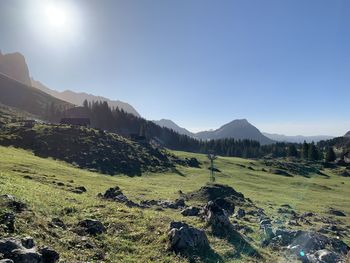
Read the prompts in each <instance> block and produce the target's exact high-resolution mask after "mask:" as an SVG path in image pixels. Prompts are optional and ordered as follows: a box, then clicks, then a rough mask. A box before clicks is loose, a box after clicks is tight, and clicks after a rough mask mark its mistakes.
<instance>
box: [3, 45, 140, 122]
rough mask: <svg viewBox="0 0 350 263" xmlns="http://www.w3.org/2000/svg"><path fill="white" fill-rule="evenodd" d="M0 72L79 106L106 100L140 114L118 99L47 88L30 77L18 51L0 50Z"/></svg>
mask: <svg viewBox="0 0 350 263" xmlns="http://www.w3.org/2000/svg"><path fill="white" fill-rule="evenodd" d="M0 73H2V74H3V75H5V76H7V77H9V78H11V79H13V80H16V81H18V82H20V83H23V84H25V85H27V86H31V87H34V88H36V89H38V90H40V91H43V92H45V93H47V94H49V95H51V96H53V97H55V98H57V99H60V100H63V101H66V102H69V103H72V104H74V105H78V106H81V105H82V104H83V101H84V100H88V101H107V102H108V104H109V105H110V107H115V108H116V107H118V108H120V109H123V110H124V111H126V112H128V113H131V114H133V115H135V116H137V117H140V114H139V113H138V112H137V111H136V110H135V108H134V107H133V106H131V105H130V104H128V103H126V102H123V101H120V100H111V99H108V98H105V97H102V96H96V95H92V94H88V93H85V92H81V93H77V92H74V91H71V90H65V91H63V92H59V91H56V90H52V89H50V88H48V87H47V86H45V85H44V84H42V83H41V82H40V81H37V80H34V79H33V78H31V77H30V70H29V67H28V65H27V62H26V59H25V57H24V55H23V54H21V53H19V52H15V53H8V54H2V53H1V51H0Z"/></svg>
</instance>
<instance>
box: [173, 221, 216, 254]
mask: <svg viewBox="0 0 350 263" xmlns="http://www.w3.org/2000/svg"><path fill="white" fill-rule="evenodd" d="M168 239H169V249H170V250H171V251H174V252H175V253H178V254H181V255H185V256H191V255H196V254H202V253H206V252H208V251H209V250H210V245H209V241H208V238H207V236H206V234H205V232H204V230H200V229H197V228H194V227H192V226H189V225H187V224H186V223H183V222H172V223H171V224H170V231H169V233H168Z"/></svg>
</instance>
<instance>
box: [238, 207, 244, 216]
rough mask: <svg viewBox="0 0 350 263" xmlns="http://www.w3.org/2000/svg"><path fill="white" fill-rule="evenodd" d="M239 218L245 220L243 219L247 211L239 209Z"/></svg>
mask: <svg viewBox="0 0 350 263" xmlns="http://www.w3.org/2000/svg"><path fill="white" fill-rule="evenodd" d="M237 217H238V218H243V217H245V210H244V209H242V208H239V209H238V210H237Z"/></svg>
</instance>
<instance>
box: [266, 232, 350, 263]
mask: <svg viewBox="0 0 350 263" xmlns="http://www.w3.org/2000/svg"><path fill="white" fill-rule="evenodd" d="M268 243H269V245H270V246H272V247H274V248H277V249H278V248H282V247H285V248H287V250H289V251H290V252H291V253H292V254H295V255H296V256H298V257H301V259H302V260H304V259H305V258H308V259H309V262H317V263H319V262H322V263H324V262H325V263H326V262H327V263H328V262H332V261H331V259H335V258H341V257H342V256H345V255H346V254H347V253H349V251H350V247H349V246H348V245H346V244H345V243H344V242H343V241H341V240H339V239H336V238H330V237H327V236H325V235H322V234H320V233H317V232H309V231H301V230H285V229H277V230H276V232H275V235H274V236H273V237H272V238H271V239H270V240H269V241H268ZM327 251H329V252H327ZM320 258H323V261H322V260H321V259H320ZM326 259H327V260H328V261H327V260H326Z"/></svg>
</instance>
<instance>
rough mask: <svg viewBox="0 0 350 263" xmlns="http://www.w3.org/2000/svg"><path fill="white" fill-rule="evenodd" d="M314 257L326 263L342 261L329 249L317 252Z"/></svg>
mask: <svg viewBox="0 0 350 263" xmlns="http://www.w3.org/2000/svg"><path fill="white" fill-rule="evenodd" d="M314 256H315V257H316V258H317V259H318V260H319V261H320V262H325V263H337V262H339V260H340V257H339V255H337V254H336V253H334V252H332V251H329V250H328V249H322V250H319V251H317V252H316V253H315V254H314Z"/></svg>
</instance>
